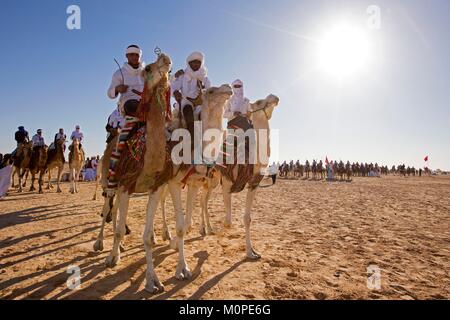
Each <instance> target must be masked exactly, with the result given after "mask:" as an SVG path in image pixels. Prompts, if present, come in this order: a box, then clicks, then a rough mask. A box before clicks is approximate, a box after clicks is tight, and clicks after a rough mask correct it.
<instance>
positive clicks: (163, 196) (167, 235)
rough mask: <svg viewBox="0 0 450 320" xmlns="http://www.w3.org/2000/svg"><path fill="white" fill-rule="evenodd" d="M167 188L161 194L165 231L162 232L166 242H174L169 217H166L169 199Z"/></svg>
mask: <svg viewBox="0 0 450 320" xmlns="http://www.w3.org/2000/svg"><path fill="white" fill-rule="evenodd" d="M167 192H168V190H167V186H164V187H163V191H162V192H161V199H160V203H161V213H162V219H163V230H162V238H163V240H164V241H170V240H172V235H171V234H170V231H169V227H168V226H167V217H166V198H167Z"/></svg>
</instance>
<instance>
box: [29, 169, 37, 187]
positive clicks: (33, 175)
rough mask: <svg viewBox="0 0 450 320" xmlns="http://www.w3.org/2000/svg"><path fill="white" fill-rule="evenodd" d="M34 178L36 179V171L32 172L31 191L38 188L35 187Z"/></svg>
mask: <svg viewBox="0 0 450 320" xmlns="http://www.w3.org/2000/svg"><path fill="white" fill-rule="evenodd" d="M34 179H35V173H33V172H32V173H31V187H30V191H34V190H36V189H35V188H34Z"/></svg>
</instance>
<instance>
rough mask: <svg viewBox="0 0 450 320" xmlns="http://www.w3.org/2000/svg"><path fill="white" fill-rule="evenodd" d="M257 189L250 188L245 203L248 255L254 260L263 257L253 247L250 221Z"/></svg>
mask: <svg viewBox="0 0 450 320" xmlns="http://www.w3.org/2000/svg"><path fill="white" fill-rule="evenodd" d="M255 195H256V189H255V190H250V189H249V190H248V192H247V199H246V203H245V214H244V224H245V244H246V248H247V257H248V258H249V259H252V260H257V259H259V258H261V255H260V254H259V253H257V252H256V251H255V249H253V246H252V240H251V236H250V223H251V221H252V217H251V210H252V206H253V200H254V199H255Z"/></svg>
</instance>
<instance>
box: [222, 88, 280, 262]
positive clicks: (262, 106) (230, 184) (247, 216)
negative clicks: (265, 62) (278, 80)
mask: <svg viewBox="0 0 450 320" xmlns="http://www.w3.org/2000/svg"><path fill="white" fill-rule="evenodd" d="M278 103H279V98H278V97H277V96H275V95H269V96H267V97H266V98H265V99H262V100H258V101H256V102H255V103H252V104H251V105H250V106H251V110H252V111H251V120H252V122H253V126H254V128H255V132H256V133H257V134H256V139H255V141H256V146H259V147H261V144H260V143H261V140H260V139H261V136H262V134H264V135H266V138H267V140H266V141H268V145H267V147H268V150H267V156H268V157H270V139H269V134H270V127H269V121H270V119H271V117H272V113H273V110H274V108H275V107H276V106H277V105H278ZM250 147H252V146H250ZM253 147H255V146H253ZM256 154H258V152H257V153H256ZM267 160H268V159H267ZM267 165H268V162H267V163H265V162H262V159H259V157H258V159H257V161H256V164H254V165H250V166H249V165H233V164H227V168H225V169H224V168H220V170H221V172H222V192H223V201H224V205H225V227H231V194H232V193H238V192H241V191H242V190H243V189H244V188H245V186H246V185H248V191H247V198H246V206H245V213H244V224H245V238H246V252H247V257H248V258H249V259H252V260H256V259H259V258H260V257H261V255H260V254H259V253H257V252H256V251H255V249H254V248H253V245H252V242H251V236H250V223H251V210H252V206H253V200H254V199H255V196H256V190H257V188H258V186H259V183H260V182H261V179H262V177H263V175H262V174H261V170H262V169H264V168H266V167H267ZM230 168H232V171H231V172H230V170H229V169H230ZM248 169H253V170H252V171H251V172H250V175H249V176H247V177H245V178H243V177H242V174H241V173H243V172H246V170H248ZM236 182H237V183H236Z"/></svg>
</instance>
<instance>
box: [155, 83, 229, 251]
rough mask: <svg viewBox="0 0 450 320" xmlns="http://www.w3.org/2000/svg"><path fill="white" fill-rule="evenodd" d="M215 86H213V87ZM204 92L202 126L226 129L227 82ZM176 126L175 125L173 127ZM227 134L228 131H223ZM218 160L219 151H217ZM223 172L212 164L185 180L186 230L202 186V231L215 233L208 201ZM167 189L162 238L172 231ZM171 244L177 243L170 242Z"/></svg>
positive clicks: (205, 146) (163, 199) (220, 130)
mask: <svg viewBox="0 0 450 320" xmlns="http://www.w3.org/2000/svg"><path fill="white" fill-rule="evenodd" d="M211 89H212V90H211ZM211 89H209V90H207V91H206V92H205V93H204V94H203V96H204V97H203V100H204V105H203V108H202V130H203V132H205V131H206V130H208V129H215V130H218V131H219V132H223V128H222V118H223V112H224V108H225V105H226V102H227V101H228V99H229V98H230V97H231V94H232V92H231V91H230V89H231V88H230V87H229V86H228V85H223V86H221V87H220V88H211ZM174 119H177V114H176V113H174ZM173 126H174V127H184V126H185V125H184V124H183V123H175V124H174V125H173ZM172 128H173V127H172ZM224 134H225V132H224ZM221 142H222V140H219V141H214V142H213V143H214V144H215V147H216V150H218V149H219V146H220V145H221ZM211 146H212V145H208V143H205V142H204V143H203V148H202V149H203V150H204V149H205V148H207V147H211ZM215 156H216V158H215V159H214V161H217V158H218V156H219V153H217V154H215ZM220 178H221V175H220V172H219V170H217V168H215V167H214V168H212V169H211V170H209V171H208V172H207V174H206V175H204V174H193V175H190V176H189V177H188V179H187V181H186V184H187V186H188V192H187V199H186V226H185V227H186V233H189V232H190V231H191V228H192V214H193V211H194V200H195V198H196V196H197V194H198V192H199V190H202V195H201V224H200V234H201V235H202V236H206V235H208V234H214V233H215V232H214V229H213V228H212V226H211V223H210V216H209V213H208V202H209V198H210V196H211V193H212V191H213V190H214V189H215V188H216V187H217V186H218V185H219V184H220ZM167 194H168V193H167V191H165V192H163V193H162V198H161V209H162V214H163V240H164V241H165V240H171V239H172V237H171V235H170V231H169V230H168V227H167V223H166V218H165V208H164V203H165V198H166V197H167ZM171 245H172V247H173V246H174V243H173V242H171Z"/></svg>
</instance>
